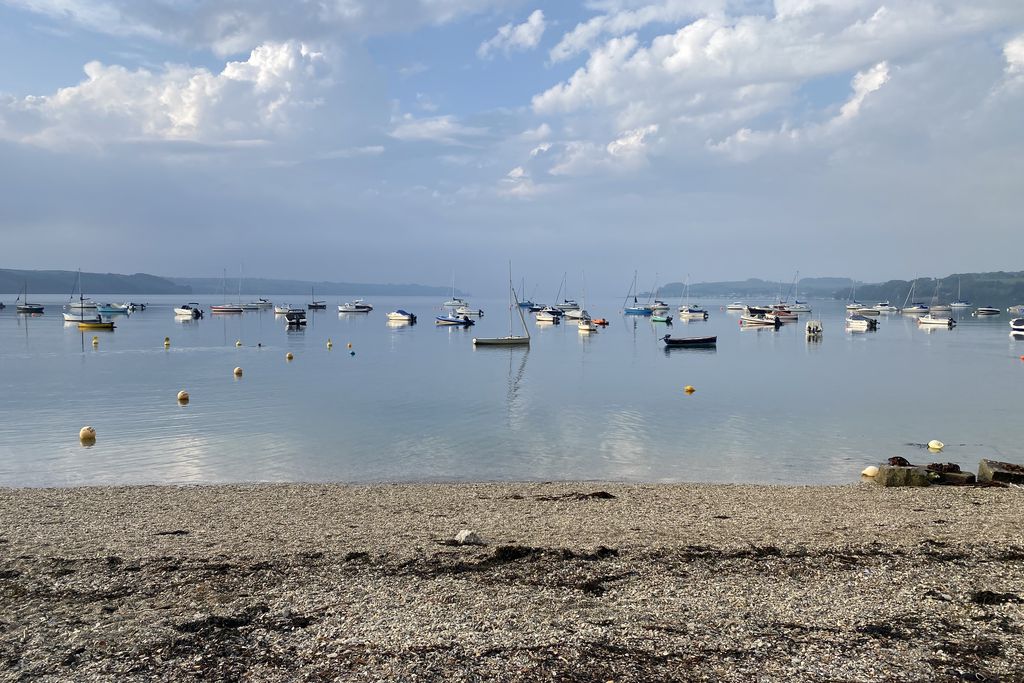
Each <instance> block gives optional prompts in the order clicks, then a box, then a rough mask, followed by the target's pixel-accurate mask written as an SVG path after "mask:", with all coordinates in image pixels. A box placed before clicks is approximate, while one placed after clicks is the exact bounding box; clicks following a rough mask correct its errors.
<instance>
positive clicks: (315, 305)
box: [306, 286, 327, 311]
mask: <svg viewBox="0 0 1024 683" xmlns="http://www.w3.org/2000/svg"><path fill="white" fill-rule="evenodd" d="M306 308H308V309H309V310H311V311H323V310H327V302H326V301H317V300H316V294H315V293H314V292H313V287H312V286H311V287H310V288H309V303H308V304H306Z"/></svg>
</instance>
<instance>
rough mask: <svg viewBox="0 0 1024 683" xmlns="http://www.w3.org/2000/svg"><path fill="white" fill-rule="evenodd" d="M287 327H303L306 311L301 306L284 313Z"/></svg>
mask: <svg viewBox="0 0 1024 683" xmlns="http://www.w3.org/2000/svg"><path fill="white" fill-rule="evenodd" d="M284 321H285V325H286V326H287V327H303V326H305V324H306V312H305V311H304V310H302V309H301V308H293V309H291V310H289V311H288V312H287V313H285V314H284Z"/></svg>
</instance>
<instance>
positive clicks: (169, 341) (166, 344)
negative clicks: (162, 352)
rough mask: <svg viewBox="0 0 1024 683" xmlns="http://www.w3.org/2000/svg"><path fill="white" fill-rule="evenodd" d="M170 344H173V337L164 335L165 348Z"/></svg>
mask: <svg viewBox="0 0 1024 683" xmlns="http://www.w3.org/2000/svg"><path fill="white" fill-rule="evenodd" d="M170 345H171V338H170V337H164V348H165V349H166V348H167V347H168V346H170Z"/></svg>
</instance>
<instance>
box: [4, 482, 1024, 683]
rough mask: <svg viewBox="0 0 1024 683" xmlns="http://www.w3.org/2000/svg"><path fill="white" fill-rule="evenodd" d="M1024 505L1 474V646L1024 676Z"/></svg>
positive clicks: (459, 669)
mask: <svg viewBox="0 0 1024 683" xmlns="http://www.w3.org/2000/svg"><path fill="white" fill-rule="evenodd" d="M1022 516H1024V495H1021V493H1020V491H1019V490H1015V489H975V488H929V489H883V488H881V487H877V486H873V485H869V484H863V485H859V484H852V485H846V486H825V485H822V486H774V485H733V484H622V483H607V482H605V483H602V482H560V483H517V482H509V483H485V484H473V483H466V484H372V485H348V484H255V485H228V486H223V485H222V486H216V485H179V486H129V487H88V488H73V489H68V488H51V489H2V490H0V519H2V520H3V524H2V526H0V614H3V615H4V616H3V618H2V619H3V622H4V623H3V628H2V629H0V652H2V653H3V655H4V657H5V660H6V662H7V663H8V664H7V665H6V666H7V671H8V672H9V673H10V674H11V675H13V676H15V677H17V676H26V677H32V676H46V675H49V676H60V677H66V678H80V679H88V678H116V679H133V680H141V679H147V680H149V679H160V680H171V681H178V680H181V681H184V680H196V679H199V678H205V679H224V678H249V679H252V680H268V681H285V680H295V679H325V680H335V679H341V680H362V679H364V678H371V679H374V680H377V679H383V680H411V679H412V677H413V676H414V675H415V676H416V677H417V678H418V680H450V679H459V680H494V681H526V680H537V679H545V680H551V679H553V678H555V679H559V680H580V681H583V680H587V681H589V680H616V681H647V680H666V679H667V680H691V679H701V678H705V679H710V680H737V681H739V680H750V679H755V678H756V679H757V680H770V681H783V680H787V681H788V680H806V681H810V680H981V679H980V678H973V679H968V678H963V676H962V675H961V674H963V673H968V674H971V675H973V676H976V677H977V676H985V677H986V678H987V679H988V680H993V679H994V678H996V677H1003V678H1006V679H1007V680H1009V679H1010V678H1012V676H1014V675H1016V674H1017V673H1019V672H1017V670H1016V667H1017V664H1018V663H1019V662H1020V661H1024V642H1022V640H1021V639H1020V638H1019V635H1017V634H1018V632H1019V629H1020V628H1021V626H1022V625H1024V608H1022V606H1021V602H1019V601H1018V600H1024V596H1021V595H1019V593H1020V586H1022V585H1024V562H1021V559H1022V558H1024V532H1022V531H1021V528H1020V519H1021V518H1022ZM461 529H471V530H473V531H474V532H476V533H477V534H478V535H479V537H480V538H481V540H482V541H483V542H484V543H485V544H486V545H457V544H454V541H453V540H452V539H453V538H454V536H455V535H456V533H457V532H459V531H460V530H461ZM25 633H29V634H31V637H29V638H25V637H23V634H25ZM955 672H960V673H955Z"/></svg>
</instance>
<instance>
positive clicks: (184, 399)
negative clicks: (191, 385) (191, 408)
mask: <svg viewBox="0 0 1024 683" xmlns="http://www.w3.org/2000/svg"><path fill="white" fill-rule="evenodd" d="M178 403H188V392H187V391H185V390H184V389H182V390H181V391H179V392H178Z"/></svg>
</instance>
